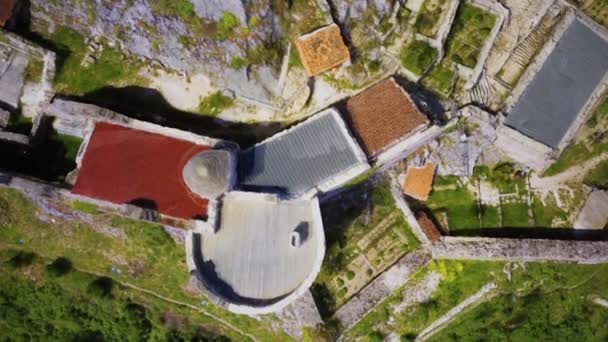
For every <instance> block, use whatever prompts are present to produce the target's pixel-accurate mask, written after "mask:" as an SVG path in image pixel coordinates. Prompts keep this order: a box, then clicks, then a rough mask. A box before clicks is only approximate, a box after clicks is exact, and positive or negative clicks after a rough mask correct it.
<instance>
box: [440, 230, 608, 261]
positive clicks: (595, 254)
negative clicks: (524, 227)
mask: <svg viewBox="0 0 608 342" xmlns="http://www.w3.org/2000/svg"><path fill="white" fill-rule="evenodd" d="M432 252H433V258H436V259H475V260H511V261H560V262H577V263H588V264H592V263H605V262H608V241H572V240H542V239H493V238H465V237H444V238H443V240H442V241H441V242H440V243H438V244H435V245H433V246H432Z"/></svg>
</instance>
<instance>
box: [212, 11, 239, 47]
mask: <svg viewBox="0 0 608 342" xmlns="http://www.w3.org/2000/svg"><path fill="white" fill-rule="evenodd" d="M240 25H241V22H240V21H239V19H238V18H237V17H236V16H235V15H234V14H232V13H230V12H224V13H223V14H222V17H221V18H220V20H219V21H218V23H217V27H216V32H215V34H216V36H217V38H218V39H221V40H225V39H229V38H232V37H233V36H234V35H235V34H236V31H235V28H237V27H238V26H240Z"/></svg>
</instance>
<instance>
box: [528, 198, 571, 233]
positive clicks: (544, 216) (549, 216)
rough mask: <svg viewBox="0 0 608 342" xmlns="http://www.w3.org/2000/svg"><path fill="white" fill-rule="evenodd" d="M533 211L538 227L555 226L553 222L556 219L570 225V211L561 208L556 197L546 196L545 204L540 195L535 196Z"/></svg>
mask: <svg viewBox="0 0 608 342" xmlns="http://www.w3.org/2000/svg"><path fill="white" fill-rule="evenodd" d="M532 212H533V214H534V222H535V223H536V226H537V227H554V226H555V225H554V223H553V222H554V220H556V219H557V220H559V221H562V222H564V225H565V226H567V225H568V224H567V223H568V216H569V215H568V212H567V211H565V210H563V209H560V208H559V207H558V206H557V203H556V201H555V198H553V197H551V196H547V197H546V198H545V203H544V205H543V202H542V201H541V200H540V198H538V196H534V201H533V202H532Z"/></svg>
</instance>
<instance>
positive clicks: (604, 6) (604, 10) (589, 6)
mask: <svg viewBox="0 0 608 342" xmlns="http://www.w3.org/2000/svg"><path fill="white" fill-rule="evenodd" d="M583 11H585V13H587V15H589V16H590V17H591V18H593V20H595V21H597V22H598V23H600V25H603V26H604V27H606V28H608V0H592V1H591V2H590V3H589V2H586V5H585V7H584V8H583Z"/></svg>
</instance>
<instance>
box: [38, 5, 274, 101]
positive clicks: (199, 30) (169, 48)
mask: <svg viewBox="0 0 608 342" xmlns="http://www.w3.org/2000/svg"><path fill="white" fill-rule="evenodd" d="M184 1H185V0H182V1H179V3H180V4H181V5H180V6H178V4H174V3H173V2H172V1H169V2H167V3H168V4H163V5H161V4H159V2H158V1H155V0H132V1H118V2H117V1H108V0H98V1H94V0H65V1H47V0H32V1H31V14H32V22H33V23H34V26H36V27H48V28H49V30H53V29H57V27H59V26H68V27H70V28H72V29H75V30H76V31H78V32H80V33H81V34H82V35H83V36H84V37H97V36H103V37H104V38H107V39H108V40H109V44H112V45H113V44H115V45H116V46H118V47H119V48H120V49H121V50H123V51H124V52H126V53H130V54H134V55H136V56H138V57H139V58H141V59H143V60H149V61H150V62H154V63H156V64H158V65H160V66H163V67H166V68H169V69H171V70H175V71H180V72H185V73H188V74H192V73H199V72H200V73H204V74H206V75H208V76H209V77H210V78H211V79H213V80H214V81H216V82H217V83H218V84H217V85H218V86H219V87H230V88H236V89H235V90H236V91H239V92H242V93H244V94H246V95H249V96H252V97H258V98H259V97H262V98H266V97H268V96H269V95H268V94H267V92H266V91H265V90H264V89H263V86H261V85H260V84H258V83H257V82H255V81H252V80H250V79H249V78H250V76H251V78H255V70H254V71H253V72H250V73H249V74H248V73H247V71H246V70H245V68H242V69H241V70H235V69H232V68H231V67H230V62H231V60H232V58H233V57H241V58H245V57H246V55H247V53H248V51H250V50H251V49H254V48H255V47H258V46H262V45H264V46H270V45H272V44H275V43H276V42H278V41H279V40H280V39H281V37H282V34H281V32H280V28H279V22H278V21H279V20H278V18H277V16H276V15H275V13H274V12H273V7H272V1H271V0H256V1H253V0H189V1H191V4H192V7H189V6H188V5H187V2H186V3H184ZM184 4H186V5H184ZM182 7H183V8H182ZM224 13H231V14H233V15H234V16H235V17H236V18H237V19H238V21H239V25H238V26H237V27H235V28H234V30H233V34H230V36H229V37H218V34H217V27H218V21H219V20H220V18H221V17H222V15H223V14H224ZM252 18H256V19H255V20H254V21H255V25H249V26H248V22H249V21H250V19H252Z"/></svg>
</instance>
